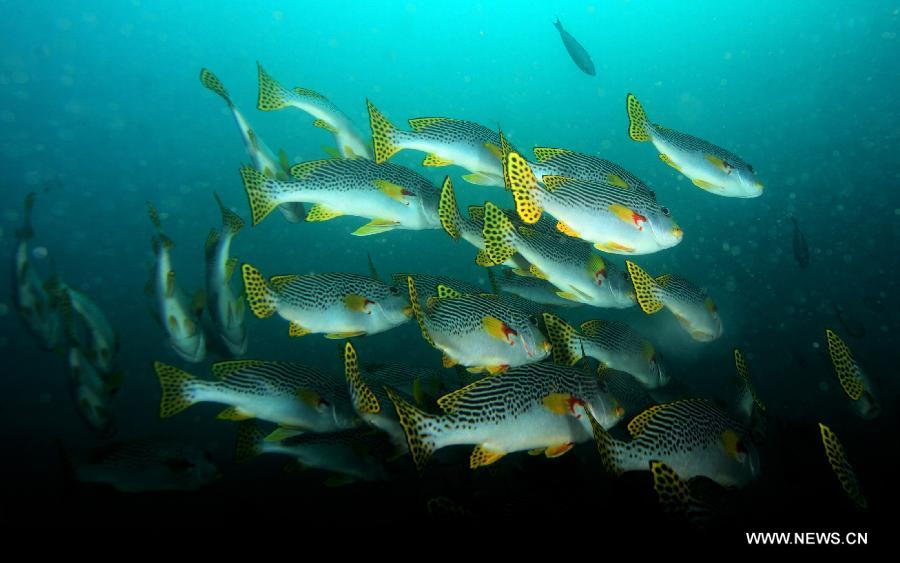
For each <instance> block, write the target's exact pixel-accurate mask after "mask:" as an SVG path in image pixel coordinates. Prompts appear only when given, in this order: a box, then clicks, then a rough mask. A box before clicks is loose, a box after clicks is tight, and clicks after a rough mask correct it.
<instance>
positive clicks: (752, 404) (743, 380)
mask: <svg viewBox="0 0 900 563" xmlns="http://www.w3.org/2000/svg"><path fill="white" fill-rule="evenodd" d="M733 354H734V366H735V369H736V370H737V373H738V377H739V378H740V384H739V395H738V403H737V404H738V407H737V410H738V413H739V414H740V416H741V417H743V419H744V420H745V421H746V422H748V423H749V422H750V420H751V418H752V416H753V413H754V412H757V409H758V412H761V413H763V412H766V405H765V404H764V403H763V402H762V400H761V399H760V398H759V395H757V394H756V389H755V388H754V387H753V382H752V381H751V380H750V369H749V367H748V366H747V360H746V359H745V358H744V355H743V354H742V353H741V351H740V350H739V349H737V348H735V349H734V352H733Z"/></svg>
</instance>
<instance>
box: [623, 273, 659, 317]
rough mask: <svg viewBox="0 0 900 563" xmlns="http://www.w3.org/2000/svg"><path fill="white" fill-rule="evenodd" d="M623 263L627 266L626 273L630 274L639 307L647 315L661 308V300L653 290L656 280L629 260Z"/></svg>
mask: <svg viewBox="0 0 900 563" xmlns="http://www.w3.org/2000/svg"><path fill="white" fill-rule="evenodd" d="M625 265H626V266H628V274H629V275H630V276H631V283H632V284H633V285H634V294H635V296H636V298H637V302H638V305H640V306H641V309H642V310H643V311H644V312H645V313H647V314H648V315H652V314H653V313H655V312H657V311H659V310H660V309H662V307H663V304H662V301H660V300H659V298H658V297H657V295H656V291H655V289H656V288H657V283H656V281H655V280H654V279H653V278H651V277H650V274H648V273H647V272H645V271H644V270H643V269H641V267H640V266H638V265H637V264H635V263H634V262H632V261H631V260H626V261H625Z"/></svg>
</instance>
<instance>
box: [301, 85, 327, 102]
mask: <svg viewBox="0 0 900 563" xmlns="http://www.w3.org/2000/svg"><path fill="white" fill-rule="evenodd" d="M294 93H295V94H297V95H298V96H305V97H307V98H316V99H319V100H327V99H328V98H326V97H325V96H323V95H322V94H320V93H318V92H316V91H315V90H310V89H309V88H300V87H297V88H294Z"/></svg>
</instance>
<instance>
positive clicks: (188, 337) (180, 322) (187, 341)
mask: <svg viewBox="0 0 900 563" xmlns="http://www.w3.org/2000/svg"><path fill="white" fill-rule="evenodd" d="M147 207H148V210H149V214H150V221H151V222H152V223H153V226H154V227H156V232H157V234H156V236H154V237H153V254H154V255H155V256H156V263H155V267H154V271H153V277H152V281H151V284H152V285H151V287H152V288H153V291H154V295H155V298H156V306H157V314H158V315H159V320H160V323H161V324H162V326H163V329H164V330H165V331H166V335H167V336H168V339H169V345H170V346H172V349H173V350H175V352H176V353H177V354H178V355H179V356H181V358H182V359H184V360H185V361H187V362H191V363H198V362H202V361H203V358H205V357H206V336H205V335H204V334H203V329H202V328H200V324H199V322H198V319H197V318H196V316H195V315H194V314H193V312H192V311H191V308H190V307H189V306H188V303H187V300H186V299H185V296H184V293H182V291H181V288H179V287H178V284H177V283H176V281H175V271H174V270H173V269H172V258H171V255H170V253H171V250H172V248H173V247H174V246H175V245H174V243H173V242H172V240H171V239H170V238H169V237H167V236H166V235H165V234H163V232H162V230H161V224H160V220H159V215H158V213H157V212H156V208H155V207H153V205H152V204H151V203H150V202H147Z"/></svg>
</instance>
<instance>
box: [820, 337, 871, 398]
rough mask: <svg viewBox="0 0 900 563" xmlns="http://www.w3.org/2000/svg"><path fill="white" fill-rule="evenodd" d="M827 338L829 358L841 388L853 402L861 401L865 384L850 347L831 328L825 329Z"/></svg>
mask: <svg viewBox="0 0 900 563" xmlns="http://www.w3.org/2000/svg"><path fill="white" fill-rule="evenodd" d="M825 337H826V338H827V340H828V357H829V358H830V359H831V365H832V366H834V372H835V373H836V374H837V376H838V380H839V381H840V383H841V387H843V388H844V392H845V393H846V394H847V396H848V397H850V398H851V399H852V400H854V401H857V400H859V398H860V397H862V394H863V391H864V390H865V384H864V383H863V380H862V379H861V378H860V377H859V376H858V375H857V373H858V370H859V367H858V366H857V365H856V362H855V361H854V360H853V355H852V354H851V353H850V347H849V346H847V345H846V344H845V343H844V341H843V340H841V337H839V336H838V335H837V334H835V332H834V331H833V330H831V329H830V328H826V329H825Z"/></svg>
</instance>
